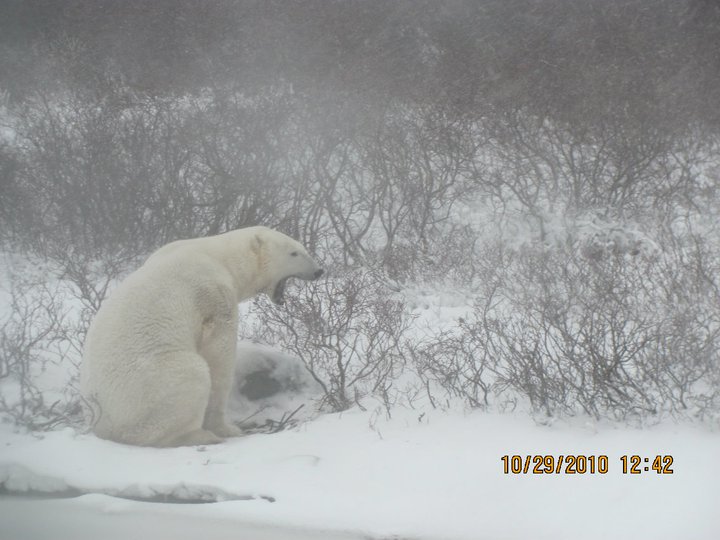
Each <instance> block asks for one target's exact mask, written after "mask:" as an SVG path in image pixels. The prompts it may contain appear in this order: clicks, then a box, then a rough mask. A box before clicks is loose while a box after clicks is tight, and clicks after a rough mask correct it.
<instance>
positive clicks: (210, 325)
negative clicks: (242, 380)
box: [200, 315, 243, 437]
mask: <svg viewBox="0 0 720 540" xmlns="http://www.w3.org/2000/svg"><path fill="white" fill-rule="evenodd" d="M223 319H224V320H223ZM236 342H237V315H234V316H231V317H222V318H212V319H208V320H207V321H206V322H205V323H203V339H202V342H201V346H200V354H201V355H202V356H203V357H204V358H205V360H206V361H207V363H208V367H209V368H210V383H211V385H210V399H209V400H208V405H207V409H206V410H205V420H204V421H203V428H204V429H206V430H208V431H212V432H213V433H214V434H215V435H217V436H218V437H237V436H239V435H242V434H243V432H242V430H241V429H240V428H238V427H236V426H234V425H232V424H229V423H228V422H227V420H226V419H225V410H226V408H227V402H228V397H229V396H230V390H231V389H232V386H233V384H234V382H235V348H236Z"/></svg>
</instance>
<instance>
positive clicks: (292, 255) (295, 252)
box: [290, 251, 298, 257]
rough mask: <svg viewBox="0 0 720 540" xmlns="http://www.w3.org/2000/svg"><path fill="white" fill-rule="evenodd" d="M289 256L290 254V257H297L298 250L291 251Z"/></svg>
mask: <svg viewBox="0 0 720 540" xmlns="http://www.w3.org/2000/svg"><path fill="white" fill-rule="evenodd" d="M290 256H291V257H297V256H298V252H297V251H293V252H292V253H291V254H290Z"/></svg>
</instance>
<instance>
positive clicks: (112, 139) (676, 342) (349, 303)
mask: <svg viewBox="0 0 720 540" xmlns="http://www.w3.org/2000/svg"><path fill="white" fill-rule="evenodd" d="M411 8H412V9H411ZM425 8H426V9H425V10H422V9H419V8H418V7H417V4H416V3H415V2H411V3H410V4H405V3H403V2H399V3H398V2H393V3H391V4H386V3H384V2H379V1H378V2H360V3H354V2H334V3H330V4H328V3H327V2H320V3H316V2H302V3H295V4H292V5H289V4H287V3H285V2H265V1H263V2H223V1H218V2H211V3H210V4H209V5H208V6H204V7H203V8H202V13H198V9H199V8H198V6H197V5H196V3H194V2H169V3H168V2H153V3H143V2H129V3H123V4H122V7H121V4H117V5H115V3H112V2H109V3H104V2H99V3H97V5H96V4H93V3H91V4H87V3H78V2H71V1H67V2H53V3H52V6H51V5H49V4H46V3H42V2H36V1H34V0H33V1H23V2H19V1H16V2H7V3H6V4H5V5H4V7H3V9H5V10H6V13H7V15H8V17H7V18H3V17H0V20H3V21H5V22H3V23H2V24H5V25H6V26H7V28H5V29H6V30H7V32H2V31H0V35H1V36H4V37H3V38H1V40H0V43H1V44H2V49H0V73H3V74H6V75H8V76H7V77H2V80H3V81H4V82H3V85H4V86H3V87H2V88H0V91H1V92H2V101H1V104H2V108H1V109H0V112H1V113H2V122H3V126H2V127H3V131H2V138H0V188H1V189H0V226H1V227H2V233H0V234H1V235H2V241H3V243H4V245H5V246H6V247H7V250H8V251H9V252H10V251H12V252H22V253H28V254H31V256H32V257H37V258H41V259H45V260H49V261H51V264H49V265H48V267H49V268H52V269H53V272H55V273H56V274H59V276H56V277H61V278H63V279H64V280H66V281H65V282H67V283H69V284H70V285H71V286H72V287H73V288H74V295H75V297H76V299H79V301H80V302H81V303H80V305H79V306H78V309H80V313H81V316H80V317H79V319H78V320H77V321H75V320H73V322H72V323H69V322H67V321H66V320H65V319H64V318H63V316H62V313H63V312H62V310H61V309H60V308H59V306H57V305H54V304H53V303H52V302H51V301H49V300H48V299H47V298H45V299H42V298H40V297H38V296H33V294H31V292H32V290H34V289H33V288H30V289H28V288H27V287H26V288H25V289H23V288H17V287H16V288H15V289H13V290H14V294H10V295H9V297H11V299H12V302H13V306H14V307H12V309H11V310H10V313H9V315H8V316H7V317H6V319H4V322H3V323H2V325H3V326H2V330H1V334H0V335H1V337H2V341H0V346H1V348H2V358H0V384H6V383H7V382H8V381H10V380H15V381H16V382H18V383H19V384H20V388H21V390H22V392H25V394H23V395H24V396H25V397H26V399H24V400H18V399H14V400H13V399H11V397H10V395H7V396H6V395H4V394H3V396H2V399H1V400H0V408H2V409H3V411H4V412H6V413H9V414H10V415H11V416H12V417H14V419H15V420H16V421H17V422H19V423H23V424H28V423H29V422H30V421H29V418H30V416H33V415H34V416H36V417H38V415H40V416H39V417H41V418H46V420H43V422H40V424H42V425H46V426H50V425H54V423H56V422H55V420H57V421H67V418H69V417H70V416H72V414H71V413H72V411H74V410H75V409H74V408H73V400H74V399H76V397H74V396H72V395H71V396H70V397H68V398H66V399H64V401H61V402H59V403H57V404H50V405H49V404H47V403H46V402H45V401H44V400H43V399H42V394H39V393H38V392H37V388H36V387H35V386H33V380H34V378H33V377H34V374H35V373H36V371H37V370H40V369H41V367H42V364H43V363H44V362H48V361H50V360H48V358H47V355H46V354H44V352H46V351H47V349H48V348H49V347H55V349H54V350H56V351H60V352H59V353H58V355H59V358H60V361H64V362H68V361H77V358H78V348H79V347H78V343H77V342H78V340H79V342H80V343H81V338H82V335H83V332H84V328H86V325H87V321H88V320H89V318H90V317H91V316H92V313H93V312H94V311H95V310H97V308H98V306H99V305H100V302H101V301H102V300H103V298H104V297H105V295H106V293H107V291H108V290H109V288H110V287H111V286H112V282H113V280H114V279H116V278H118V277H121V276H122V275H124V274H125V273H126V272H127V271H129V269H131V268H133V267H134V266H136V265H137V264H139V262H141V261H142V258H143V257H144V256H145V255H146V254H147V253H148V252H150V251H151V250H153V249H154V248H156V247H157V246H159V245H162V244H163V243H165V242H167V241H170V240H174V239H177V238H180V237H190V236H200V235H207V234H216V233H219V232H222V231H225V230H228V229H233V228H237V227H242V226H246V225H252V224H264V225H269V226H271V227H275V228H278V229H280V230H283V231H284V232H287V233H288V234H290V235H292V236H295V237H297V238H298V239H300V240H301V241H302V242H303V243H305V244H306V245H307V246H308V247H309V248H310V250H311V251H314V252H316V253H317V254H318V256H319V257H320V258H322V259H323V260H324V262H325V264H326V266H328V267H330V268H331V269H332V272H330V273H329V275H328V277H327V278H326V279H325V280H323V281H321V282H318V283H316V284H313V285H311V286H309V287H306V288H303V289H299V290H298V292H297V293H296V294H295V295H291V296H290V298H289V301H288V310H287V311H278V310H277V309H276V308H273V307H265V308H263V309H259V310H256V313H257V315H258V317H259V319H260V321H261V325H260V327H261V328H262V332H259V333H258V334H257V335H256V337H261V338H264V339H267V340H269V341H271V342H273V343H275V344H278V345H281V346H283V347H284V348H286V349H288V350H291V351H292V352H294V353H295V354H296V355H298V356H299V357H300V358H302V359H303V360H304V361H305V363H306V365H307V367H308V369H309V370H310V372H311V373H312V375H313V376H314V377H315V378H316V380H317V381H318V382H319V383H320V384H321V386H322V387H323V388H324V390H325V395H324V399H323V404H324V405H325V406H326V407H327V408H329V409H331V410H342V409H344V408H346V407H348V406H351V405H352V404H353V403H356V402H359V403H361V402H362V400H363V398H364V397H367V396H370V395H375V396H377V397H379V399H381V401H382V402H383V403H384V404H385V406H386V407H387V408H388V409H391V408H392V406H393V404H394V403H396V402H397V401H398V400H399V399H408V400H410V401H412V400H414V399H417V398H418V396H420V395H424V396H427V398H428V399H429V400H430V401H431V403H432V404H433V405H435V406H445V405H444V404H447V403H448V399H450V398H452V399H456V398H460V399H461V400H463V401H465V402H466V403H467V404H468V405H470V406H472V407H489V406H497V407H502V406H506V405H508V404H516V403H519V402H521V401H522V402H527V403H528V404H529V405H530V406H531V407H532V408H533V409H535V410H537V411H540V412H543V413H545V414H549V415H555V414H568V413H573V414H574V413H586V414H590V415H594V416H597V417H614V418H627V417H631V416H639V417H643V418H644V417H649V416H662V415H664V414H667V413H670V414H677V415H702V416H712V415H716V414H717V411H718V407H719V406H720V403H719V402H718V400H719V399H720V396H719V395H718V392H719V391H720V390H719V388H720V358H719V354H720V352H719V351H720V346H719V345H720V343H718V332H720V294H719V292H718V291H719V290H720V289H719V288H718V287H719V284H718V275H720V274H719V273H718V271H719V270H720V268H719V266H720V262H719V260H718V258H719V251H718V249H719V245H720V235H719V232H720V231H718V229H717V223H713V220H712V216H713V215H717V211H718V208H717V200H719V199H718V179H719V177H720V163H719V162H718V158H717V156H718V145H719V143H720V140H719V139H718V134H719V131H718V130H719V128H720V118H719V117H718V116H717V111H719V110H720V93H718V90H717V89H718V88H720V65H718V63H717V57H716V55H714V52H716V51H717V47H718V46H720V35H719V34H718V31H717V28H720V10H718V9H717V7H716V6H715V5H714V3H712V2H706V1H701V0H687V1H686V2H670V1H667V2H660V3H657V5H655V6H654V7H652V9H651V8H650V7H649V6H646V5H645V3H644V2H641V1H630V0H627V1H626V0H613V1H611V2H608V1H605V2H571V1H570V0H547V1H546V2H528V1H527V0H513V1H511V2H508V1H503V2H500V1H499V0H498V1H497V2H494V1H490V2H482V3H476V2H462V1H461V2H440V3H438V2H430V3H428V5H426V6H425ZM310 15H312V16H310ZM7 21H11V22H7ZM108 21H114V22H113V23H112V24H109V22H108ZM713 21H714V22H713ZM30 22H32V24H30ZM715 23H718V24H715ZM118 31H120V33H118ZM123 32H125V33H126V34H127V33H129V35H132V36H133V39H128V38H127V36H124V37H123ZM150 42H152V43H153V44H156V45H158V46H152V47H148V46H145V45H147V44H148V43H150ZM143 44H145V45H143ZM21 58H22V61H21V60H20V59H21ZM415 282H424V283H428V284H432V283H439V282H444V283H452V284H453V286H454V287H456V288H457V289H460V290H462V291H464V292H465V293H466V294H467V295H468V296H469V297H471V298H472V299H474V302H475V309H474V311H473V313H472V315H471V316H468V317H466V318H463V319H462V320H459V321H457V322H456V324H454V325H451V326H449V327H447V328H441V329H435V330H434V331H431V332H425V331H420V330H418V328H417V327H416V326H414V323H413V317H412V313H411V312H410V310H409V308H408V307H407V306H406V305H405V304H404V302H403V297H402V294H401V291H402V289H403V287H404V286H405V285H407V284H412V283H415ZM37 290H41V289H37ZM33 298H35V300H33ZM23 306H24V307H23ZM51 312H53V313H54V314H53V313H51ZM423 333H424V334H426V337H425V338H423V339H419V338H418V336H419V335H421V334H423ZM68 339H69V341H68ZM58 343H61V344H62V343H65V345H64V346H63V345H61V346H60V347H59V349H58V347H57V346H56V345H57V344H58ZM52 361H57V360H52ZM4 387H5V386H4ZM7 387H8V388H9V387H10V386H7ZM16 398H17V396H16ZM28 411H30V413H31V414H30V413H29V412H28ZM58 411H62V412H61V413H59V412H58ZM43 415H44V416H43ZM53 419H55V420H53ZM33 425H35V426H37V425H39V423H38V422H36V423H35V424H33Z"/></svg>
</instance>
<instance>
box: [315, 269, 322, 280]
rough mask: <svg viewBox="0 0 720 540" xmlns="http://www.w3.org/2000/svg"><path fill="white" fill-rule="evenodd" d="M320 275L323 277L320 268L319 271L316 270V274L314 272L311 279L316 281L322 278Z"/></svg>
mask: <svg viewBox="0 0 720 540" xmlns="http://www.w3.org/2000/svg"><path fill="white" fill-rule="evenodd" d="M322 275H323V269H322V268H321V269H320V270H318V271H317V272H315V274H314V275H313V279H317V278H319V277H320V276H322Z"/></svg>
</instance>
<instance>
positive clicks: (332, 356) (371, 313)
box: [257, 271, 409, 411]
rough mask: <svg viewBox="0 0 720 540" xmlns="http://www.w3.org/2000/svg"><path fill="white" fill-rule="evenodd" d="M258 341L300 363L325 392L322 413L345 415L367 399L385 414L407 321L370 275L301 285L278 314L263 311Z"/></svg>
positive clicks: (363, 273)
mask: <svg viewBox="0 0 720 540" xmlns="http://www.w3.org/2000/svg"><path fill="white" fill-rule="evenodd" d="M257 311H258V315H259V319H260V323H259V328H258V330H257V334H258V337H260V338H261V339H263V340H265V341H268V342H271V343H273V344H275V345H277V346H279V347H281V348H284V349H286V350H288V351H290V352H292V354H293V355H295V356H297V357H298V358H300V359H301V360H302V361H303V362H304V363H305V367H306V368H307V369H308V371H309V372H310V374H311V375H312V376H313V378H314V379H315V380H316V381H317V382H318V384H320V386H321V387H322V390H323V393H324V396H323V398H322V403H321V406H322V405H326V406H327V407H329V408H330V410H332V411H342V410H345V409H347V408H348V407H350V406H351V405H352V404H353V403H358V402H359V400H360V399H361V398H363V397H364V396H368V395H374V396H377V397H379V398H380V399H381V400H382V401H383V403H384V404H385V405H386V407H388V408H389V407H390V405H391V404H392V401H393V395H392V391H393V388H392V387H393V383H394V382H395V379H396V378H397V377H398V375H399V374H400V372H401V370H402V367H403V366H404V364H405V352H404V350H403V346H404V345H403V344H404V341H405V339H406V338H405V332H406V331H407V329H408V325H409V318H408V316H407V314H406V313H405V311H404V305H403V303H402V302H401V301H400V300H396V299H394V298H393V294H392V291H390V290H389V289H388V288H387V286H386V285H385V284H384V283H383V281H382V280H381V279H380V278H379V277H378V276H377V275H376V274H374V273H372V272H368V271H351V272H348V273H346V274H343V275H341V276H336V277H328V278H325V279H322V280H319V281H316V282H312V283H308V284H303V285H302V286H301V287H300V288H298V289H297V290H296V291H293V292H292V293H291V294H288V295H287V305H286V307H285V308H282V309H275V308H270V307H262V308H261V309H258V310H257Z"/></svg>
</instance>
